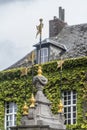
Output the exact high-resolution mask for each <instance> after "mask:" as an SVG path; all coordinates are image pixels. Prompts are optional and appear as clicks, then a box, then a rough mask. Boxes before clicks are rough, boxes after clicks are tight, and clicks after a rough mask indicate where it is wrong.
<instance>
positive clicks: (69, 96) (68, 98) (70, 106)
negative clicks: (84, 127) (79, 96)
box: [63, 91, 76, 124]
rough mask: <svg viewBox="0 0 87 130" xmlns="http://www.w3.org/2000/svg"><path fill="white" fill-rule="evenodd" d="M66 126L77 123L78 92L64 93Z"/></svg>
mask: <svg viewBox="0 0 87 130" xmlns="http://www.w3.org/2000/svg"><path fill="white" fill-rule="evenodd" d="M63 103H64V116H65V124H75V123H76V91H65V92H63Z"/></svg>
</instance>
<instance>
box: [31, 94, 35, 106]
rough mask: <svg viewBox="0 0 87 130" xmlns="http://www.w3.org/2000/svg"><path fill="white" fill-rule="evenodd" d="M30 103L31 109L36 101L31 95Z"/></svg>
mask: <svg viewBox="0 0 87 130" xmlns="http://www.w3.org/2000/svg"><path fill="white" fill-rule="evenodd" d="M30 102H31V105H30V108H31V107H35V102H36V100H35V98H34V95H33V93H32V95H31V99H30Z"/></svg>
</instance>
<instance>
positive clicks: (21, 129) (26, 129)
mask: <svg viewBox="0 0 87 130" xmlns="http://www.w3.org/2000/svg"><path fill="white" fill-rule="evenodd" d="M11 130H66V129H54V128H50V127H49V126H48V125H44V126H40V125H36V126H16V127H11Z"/></svg>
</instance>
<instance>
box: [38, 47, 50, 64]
mask: <svg viewBox="0 0 87 130" xmlns="http://www.w3.org/2000/svg"><path fill="white" fill-rule="evenodd" d="M47 61H48V48H41V63H45V62H47ZM38 63H40V50H39V51H38Z"/></svg>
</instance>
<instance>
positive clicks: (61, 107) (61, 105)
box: [58, 100, 63, 113]
mask: <svg viewBox="0 0 87 130" xmlns="http://www.w3.org/2000/svg"><path fill="white" fill-rule="evenodd" d="M62 112H63V104H62V101H61V100H60V102H59V105H58V113H62Z"/></svg>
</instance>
